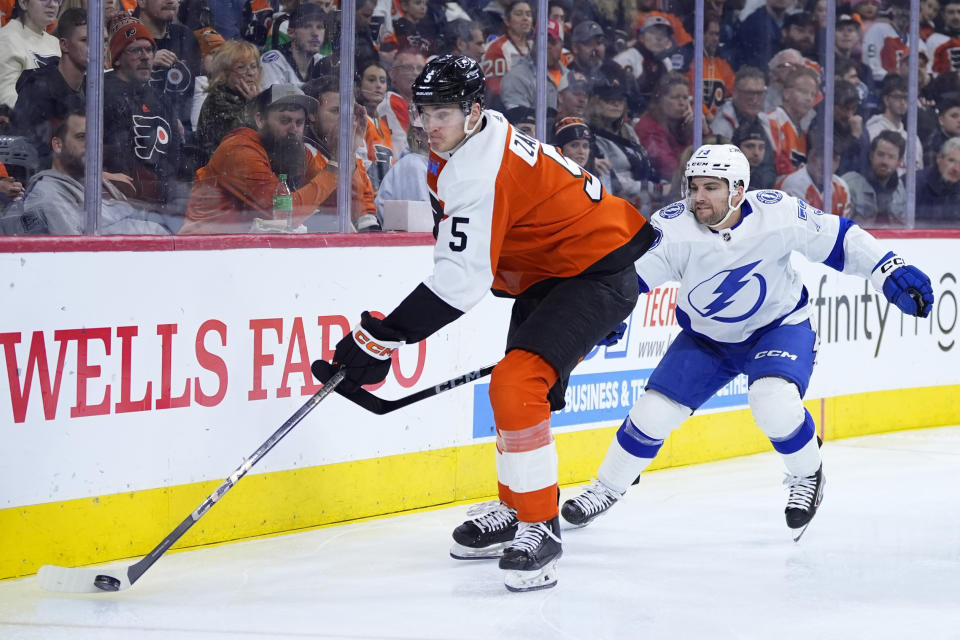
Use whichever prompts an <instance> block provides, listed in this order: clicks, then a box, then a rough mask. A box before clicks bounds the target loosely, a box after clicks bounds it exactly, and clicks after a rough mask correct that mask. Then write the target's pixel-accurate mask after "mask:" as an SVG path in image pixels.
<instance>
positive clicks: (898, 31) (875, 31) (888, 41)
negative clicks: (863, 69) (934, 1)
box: [862, 0, 910, 82]
mask: <svg viewBox="0 0 960 640" xmlns="http://www.w3.org/2000/svg"><path fill="white" fill-rule="evenodd" d="M909 22H910V3H909V0H889V4H887V5H885V6H884V7H883V8H882V9H881V10H880V11H878V12H877V19H876V21H874V23H873V24H872V25H871V26H870V27H869V28H866V29H865V30H864V32H863V58H862V59H863V63H864V64H865V65H867V67H868V68H869V69H870V73H872V74H873V80H874V82H881V81H882V80H883V78H884V76H886V75H887V74H888V73H897V71H898V67H899V63H900V58H901V56H903V57H906V55H907V52H908V51H909V47H907V44H906V42H907V27H908V26H909Z"/></svg>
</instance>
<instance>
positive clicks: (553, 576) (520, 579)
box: [503, 560, 557, 593]
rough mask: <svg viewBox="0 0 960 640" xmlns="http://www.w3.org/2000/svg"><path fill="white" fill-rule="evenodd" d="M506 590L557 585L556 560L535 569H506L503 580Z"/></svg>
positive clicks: (537, 589)
mask: <svg viewBox="0 0 960 640" xmlns="http://www.w3.org/2000/svg"><path fill="white" fill-rule="evenodd" d="M503 583H504V585H505V586H506V587H507V590H508V591H513V592H514V593H519V592H523V591H539V590H540V589H549V588H551V587H555V586H557V561H556V560H552V561H551V562H549V563H547V564H546V565H544V566H543V567H542V568H540V569H538V570H536V571H514V570H508V571H506V575H505V576H504V580H503Z"/></svg>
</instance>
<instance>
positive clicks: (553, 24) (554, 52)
mask: <svg viewBox="0 0 960 640" xmlns="http://www.w3.org/2000/svg"><path fill="white" fill-rule="evenodd" d="M562 56H563V31H562V27H561V26H560V23H559V22H557V21H556V20H548V21H547V107H548V108H550V109H554V110H556V108H557V87H558V86H559V85H560V83H561V82H563V77H564V76H565V75H567V73H568V72H567V69H566V67H564V66H563V64H562V62H561V58H562ZM534 58H535V56H529V57H522V58H518V59H517V60H516V62H515V64H514V66H513V68H511V69H510V71H509V72H508V73H507V75H505V76H504V77H503V81H502V82H501V84H500V100H501V101H502V102H503V106H504V107H506V108H507V109H510V108H512V107H521V106H523V107H533V106H534V105H535V104H536V103H537V64H536V60H535V59H534Z"/></svg>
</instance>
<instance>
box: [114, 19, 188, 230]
mask: <svg viewBox="0 0 960 640" xmlns="http://www.w3.org/2000/svg"><path fill="white" fill-rule="evenodd" d="M118 17H119V18H120V20H119V22H118V24H117V25H115V26H116V27H117V29H116V31H114V32H113V35H111V36H110V58H111V60H112V61H113V71H112V72H111V73H107V74H106V75H105V76H104V83H103V122H104V123H105V125H106V126H105V127H104V130H103V168H104V170H105V171H109V172H111V173H123V174H126V175H128V176H130V177H131V178H132V181H133V189H134V197H135V198H137V199H138V200H140V201H142V202H145V203H149V204H150V206H153V207H155V208H157V209H161V210H164V211H165V212H166V213H168V214H169V215H170V216H172V220H171V222H170V223H169V224H170V225H174V226H177V220H178V219H179V220H181V221H182V219H183V217H182V216H183V214H182V211H177V210H176V202H177V197H178V195H179V192H178V189H177V185H176V178H177V170H178V168H179V166H180V153H181V147H182V144H183V139H182V130H181V125H180V123H179V120H178V119H177V117H176V113H175V112H174V110H173V106H172V105H171V104H170V103H169V102H168V101H167V100H165V99H164V98H163V96H161V95H159V94H157V92H156V91H155V90H154V88H153V86H152V85H151V83H150V77H151V73H152V70H153V58H154V55H155V53H156V45H155V44H154V40H153V35H152V34H151V33H150V31H149V30H148V29H147V28H146V27H145V26H144V25H143V24H141V23H140V21H139V20H137V19H135V18H130V17H128V16H125V15H121V16H118ZM168 226H169V225H168Z"/></svg>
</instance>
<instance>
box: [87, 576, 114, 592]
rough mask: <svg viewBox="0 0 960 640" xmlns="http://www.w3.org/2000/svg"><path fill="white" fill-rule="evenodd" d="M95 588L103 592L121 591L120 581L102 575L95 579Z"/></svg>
mask: <svg viewBox="0 0 960 640" xmlns="http://www.w3.org/2000/svg"><path fill="white" fill-rule="evenodd" d="M93 586H95V587H96V588H97V589H101V590H103V591H120V581H119V580H117V579H116V578H114V577H113V576H105V575H103V574H102V573H101V574H100V575H98V576H97V577H96V578H94V579H93Z"/></svg>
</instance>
